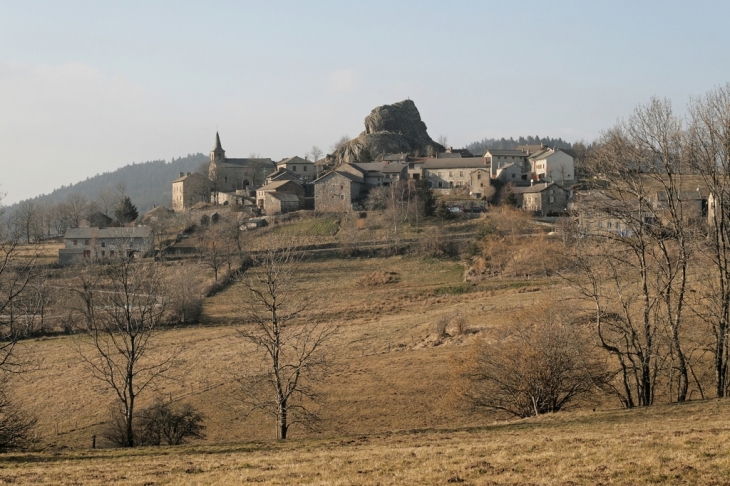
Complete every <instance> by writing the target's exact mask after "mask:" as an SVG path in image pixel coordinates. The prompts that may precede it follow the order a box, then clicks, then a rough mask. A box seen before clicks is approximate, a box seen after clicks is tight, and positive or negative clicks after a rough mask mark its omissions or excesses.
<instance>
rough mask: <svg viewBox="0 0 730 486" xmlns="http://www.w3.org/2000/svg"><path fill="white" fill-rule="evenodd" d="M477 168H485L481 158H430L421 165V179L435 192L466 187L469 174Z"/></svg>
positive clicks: (469, 182)
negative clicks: (426, 181)
mask: <svg viewBox="0 0 730 486" xmlns="http://www.w3.org/2000/svg"><path fill="white" fill-rule="evenodd" d="M479 168H486V164H485V162H484V158H482V157H466V158H460V157H459V158H445V159H442V158H431V159H428V160H427V161H426V162H424V164H423V177H425V178H426V179H428V185H429V186H430V187H431V188H433V189H436V190H438V189H442V190H443V189H451V188H454V187H467V186H469V185H470V184H471V179H470V174H471V173H472V171H474V169H479Z"/></svg>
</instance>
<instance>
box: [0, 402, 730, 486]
mask: <svg viewBox="0 0 730 486" xmlns="http://www.w3.org/2000/svg"><path fill="white" fill-rule="evenodd" d="M728 413H730V402H727V401H725V400H714V401H707V402H690V403H687V404H684V405H660V406H655V407H652V408H649V409H643V410H631V411H626V410H620V411H616V410H614V411H599V412H589V411H588V412H580V413H578V412H576V413H560V414H556V415H553V416H543V417H539V418H535V419H529V420H522V421H514V422H509V423H501V424H490V425H484V426H480V427H468V428H444V429H440V430H435V429H426V430H418V431H401V432H394V433H376V434H362V435H355V436H352V435H350V436H332V437H328V438H320V439H294V440H291V441H286V442H278V443H277V442H275V441H257V442H254V441H251V442H245V443H231V444H219V445H211V446H206V445H202V446H179V447H169V448H140V449H135V450H120V449H106V450H95V451H91V450H86V451H60V452H44V453H34V454H11V455H5V456H4V457H3V461H2V469H0V482H2V483H4V484H59V485H61V484H67V485H71V484H89V485H96V484H122V483H123V484H136V485H173V484H174V485H202V484H272V485H290V484H308V485H359V484H362V485H371V484H372V485H375V484H379V485H383V486H384V485H404V484H405V485H410V484H413V485H416V484H472V485H498V484H505V485H524V484H535V485H538V484H539V485H553V484H557V485H581V484H592V485H595V484H625V485H630V484H705V485H724V484H730V452H729V451H728V447H727V444H728V441H730V427H728V425H727V419H726V417H727V415H728Z"/></svg>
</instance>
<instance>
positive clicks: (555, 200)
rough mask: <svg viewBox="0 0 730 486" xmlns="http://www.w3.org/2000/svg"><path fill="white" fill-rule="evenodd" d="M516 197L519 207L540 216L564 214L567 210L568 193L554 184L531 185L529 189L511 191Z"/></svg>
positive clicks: (518, 188) (521, 188)
mask: <svg viewBox="0 0 730 486" xmlns="http://www.w3.org/2000/svg"><path fill="white" fill-rule="evenodd" d="M512 191H513V192H514V194H515V195H516V196H517V200H518V204H519V207H521V208H522V210H523V211H530V212H533V213H536V214H539V215H540V216H549V215H553V214H560V213H564V212H566V211H567V210H568V196H569V195H570V191H568V190H567V189H565V188H563V187H562V186H559V185H558V184H556V183H554V182H546V183H543V184H533V185H532V186H529V187H515V188H514V189H512Z"/></svg>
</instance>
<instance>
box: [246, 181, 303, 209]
mask: <svg viewBox="0 0 730 486" xmlns="http://www.w3.org/2000/svg"><path fill="white" fill-rule="evenodd" d="M269 193H276V194H291V195H293V196H295V197H296V198H297V201H298V202H297V207H296V209H291V201H293V199H292V198H288V199H287V202H286V203H285V204H284V207H286V208H287V210H288V211H296V210H297V209H301V208H303V207H304V188H303V187H302V186H301V184H300V183H299V182H297V181H288V180H279V181H273V182H271V183H269V184H266V185H265V186H263V187H260V188H258V189H257V190H256V206H257V207H258V208H259V209H262V210H264V211H266V213H267V214H273V213H269V209H271V210H272V211H277V210H278V211H279V212H282V211H281V208H282V205H281V204H280V203H278V202H275V201H274V200H273V199H271V198H268V199H267V197H266V195H267V194H269ZM267 201H268V202H269V203H270V204H273V206H271V208H269V207H267V205H266V202H267Z"/></svg>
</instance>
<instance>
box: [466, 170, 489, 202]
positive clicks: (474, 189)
mask: <svg viewBox="0 0 730 486" xmlns="http://www.w3.org/2000/svg"><path fill="white" fill-rule="evenodd" d="M491 185H492V181H491V176H490V173H489V169H488V168H486V167H480V168H478V169H474V170H472V171H471V172H470V173H469V187H470V189H471V195H472V196H474V197H476V198H481V197H482V196H484V194H485V191H488V190H489V187H491Z"/></svg>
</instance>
